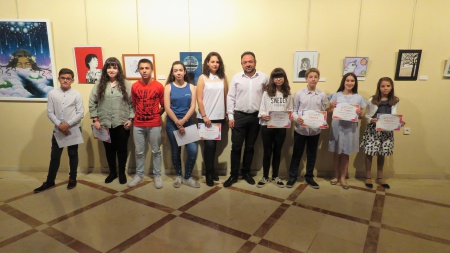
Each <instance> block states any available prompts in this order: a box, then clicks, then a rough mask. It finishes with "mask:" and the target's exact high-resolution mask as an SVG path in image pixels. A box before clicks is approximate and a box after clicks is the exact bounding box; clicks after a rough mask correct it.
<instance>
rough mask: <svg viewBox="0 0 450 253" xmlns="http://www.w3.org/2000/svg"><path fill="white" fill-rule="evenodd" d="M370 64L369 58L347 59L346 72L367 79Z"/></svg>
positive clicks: (345, 63)
mask: <svg viewBox="0 0 450 253" xmlns="http://www.w3.org/2000/svg"><path fill="white" fill-rule="evenodd" d="M368 64H369V57H345V59H344V72H343V73H342V75H345V74H347V73H353V74H355V75H356V76H357V77H365V76H366V75H367V65H368Z"/></svg>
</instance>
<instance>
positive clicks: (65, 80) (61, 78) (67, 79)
mask: <svg viewBox="0 0 450 253" xmlns="http://www.w3.org/2000/svg"><path fill="white" fill-rule="evenodd" d="M59 80H61V81H63V82H70V81H72V80H73V78H66V77H60V78H59Z"/></svg>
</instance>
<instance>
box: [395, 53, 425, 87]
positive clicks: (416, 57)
mask: <svg viewBox="0 0 450 253" xmlns="http://www.w3.org/2000/svg"><path fill="white" fill-rule="evenodd" d="M421 56H422V50H402V49H400V50H399V51H398V58H397V68H396V70H395V80H398V81H406V80H413V81H415V80H417V75H418V74H419V66H420V57H421Z"/></svg>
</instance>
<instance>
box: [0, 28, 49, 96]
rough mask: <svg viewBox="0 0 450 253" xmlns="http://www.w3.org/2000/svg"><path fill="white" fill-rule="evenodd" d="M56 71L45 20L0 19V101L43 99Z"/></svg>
mask: <svg viewBox="0 0 450 253" xmlns="http://www.w3.org/2000/svg"><path fill="white" fill-rule="evenodd" d="M56 73H57V71H56V69H55V58H54V55H53V44H52V32H51V25H50V21H49V20H42V19H39V20H30V19H0V100H18V101H47V95H48V93H49V92H50V91H51V90H53V89H54V87H56V86H57V83H58V82H57V75H56Z"/></svg>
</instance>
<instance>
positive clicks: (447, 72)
mask: <svg viewBox="0 0 450 253" xmlns="http://www.w3.org/2000/svg"><path fill="white" fill-rule="evenodd" d="M444 76H445V77H450V57H449V58H448V60H447V64H445V67H444Z"/></svg>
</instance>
